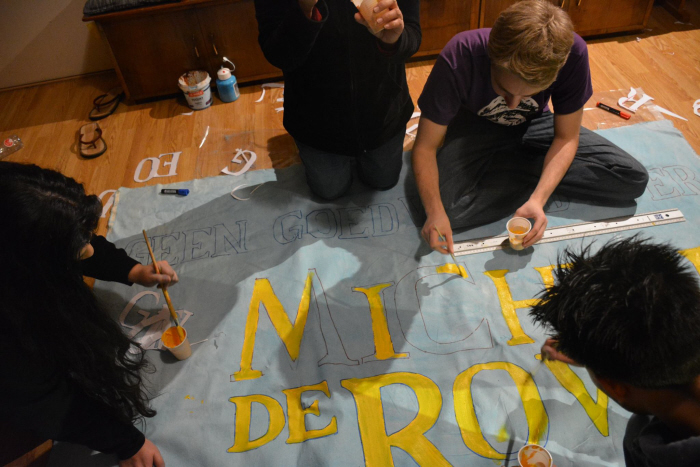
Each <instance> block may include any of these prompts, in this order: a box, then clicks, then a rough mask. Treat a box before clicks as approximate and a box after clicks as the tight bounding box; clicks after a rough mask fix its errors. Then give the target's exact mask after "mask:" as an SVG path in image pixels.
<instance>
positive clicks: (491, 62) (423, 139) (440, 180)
mask: <svg viewBox="0 0 700 467" xmlns="http://www.w3.org/2000/svg"><path fill="white" fill-rule="evenodd" d="M592 94H593V90H592V86H591V77H590V69H589V64H588V50H587V48H586V43H585V42H584V41H583V39H581V37H580V36H578V35H577V34H575V33H574V32H573V26H572V24H571V20H570V18H569V17H568V15H567V14H566V13H565V12H564V11H562V10H561V9H560V8H557V7H556V6H554V5H552V4H550V3H549V2H546V1H538V0H525V1H522V2H518V3H517V4H515V5H513V6H511V7H510V8H508V9H507V10H505V11H504V12H503V13H502V14H501V15H500V16H499V18H498V19H497V20H496V23H495V24H494V27H493V29H477V30H472V31H465V32H462V33H460V34H457V35H456V36H455V37H454V38H452V40H451V41H450V42H449V43H448V44H447V46H445V48H444V49H443V51H442V52H441V54H440V56H439V57H438V59H437V61H436V63H435V66H434V67H433V70H432V72H431V74H430V77H429V78H428V81H427V83H426V85H425V88H424V89H423V93H422V94H421V96H420V98H419V100H418V104H419V106H420V108H421V111H422V115H421V119H420V124H419V127H418V136H417V138H416V143H415V145H414V148H413V156H412V161H413V172H414V175H415V181H416V184H415V187H414V186H413V185H412V184H410V183H409V186H408V197H409V201H410V204H411V211H412V214H413V216H414V221H415V222H416V224H417V225H419V226H420V225H421V224H422V225H423V229H422V232H421V234H422V236H423V238H425V240H426V241H427V242H429V243H430V246H431V247H432V248H433V249H435V250H437V251H439V252H441V253H445V254H446V253H448V252H451V251H452V249H453V245H452V229H454V228H460V229H461V228H468V227H472V226H475V225H479V224H485V223H489V222H493V221H495V220H498V219H501V218H503V217H506V216H509V215H512V214H513V212H515V216H519V217H527V218H531V219H534V225H533V228H532V230H531V232H530V233H529V234H528V236H527V237H526V238H525V241H524V242H523V245H524V246H525V247H528V246H530V245H532V244H534V243H535V242H537V241H538V240H539V239H540V238H541V237H542V235H543V234H544V231H545V229H546V226H547V216H546V215H545V213H544V206H545V204H546V202H547V200H548V199H549V197H550V196H551V195H552V194H553V193H554V192H555V190H556V193H557V194H561V195H565V196H570V197H574V198H578V199H582V200H587V201H595V202H598V203H604V204H619V203H625V202H630V201H632V200H634V199H635V198H637V197H639V196H641V194H642V193H643V192H644V189H645V187H646V184H647V180H648V174H647V171H646V170H645V169H644V167H643V166H642V165H641V164H640V163H639V162H637V161H636V160H635V159H634V158H633V157H632V156H630V155H629V154H627V153H626V152H625V151H623V150H622V149H620V148H618V147H617V146H615V145H614V144H612V143H611V142H609V141H608V140H606V139H605V138H603V137H601V136H599V135H597V134H595V133H593V132H592V131H589V130H587V129H585V128H582V127H581V119H582V116H583V106H584V104H585V103H586V101H587V100H588V99H589V98H590V97H591V95H592ZM550 98H551V100H552V104H553V107H554V112H553V113H552V112H551V111H550V109H549V107H548V102H549V100H550ZM421 206H422V208H421ZM435 227H437V228H438V229H439V230H440V232H442V233H443V234H444V235H445V237H446V240H445V241H440V239H439V236H438V234H437V231H436V229H435Z"/></svg>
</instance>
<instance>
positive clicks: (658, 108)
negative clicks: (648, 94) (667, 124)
mask: <svg viewBox="0 0 700 467" xmlns="http://www.w3.org/2000/svg"><path fill="white" fill-rule="evenodd" d="M654 107H656V110H658V111H659V112H661V113H662V114H666V115H670V116H671V117H676V118H680V119H681V120H685V121H686V122H687V121H688V119H687V118H685V117H681V116H680V115H678V114H674V113H673V112H671V111H670V110H667V109H664V108H663V107H659V106H658V105H655V106H654Z"/></svg>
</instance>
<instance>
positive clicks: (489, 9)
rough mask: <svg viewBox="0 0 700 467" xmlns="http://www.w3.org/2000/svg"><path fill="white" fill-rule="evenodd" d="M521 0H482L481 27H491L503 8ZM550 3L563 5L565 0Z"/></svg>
mask: <svg viewBox="0 0 700 467" xmlns="http://www.w3.org/2000/svg"><path fill="white" fill-rule="evenodd" d="M518 1H520V0H481V13H480V15H479V27H480V28H490V27H492V26H493V23H495V22H496V18H498V15H500V14H501V12H502V11H503V10H505V9H506V8H508V7H509V6H511V5H514V4H516V3H518ZM549 1H550V3H553V4H554V5H557V6H559V7H562V6H563V5H564V1H563V0H559V1H557V0H549Z"/></svg>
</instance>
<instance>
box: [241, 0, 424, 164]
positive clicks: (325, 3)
mask: <svg viewBox="0 0 700 467" xmlns="http://www.w3.org/2000/svg"><path fill="white" fill-rule="evenodd" d="M398 5H399V8H400V9H401V12H402V13H403V18H404V31H403V33H402V34H401V36H400V37H399V40H398V42H397V43H396V44H395V48H393V49H392V50H391V51H386V50H384V48H383V47H382V44H381V43H380V41H379V40H378V39H377V38H376V37H374V36H373V35H372V34H371V33H370V32H369V31H368V30H367V28H365V27H364V26H362V25H360V24H358V23H357V22H356V21H355V19H354V17H353V15H354V14H355V13H357V8H355V5H353V3H352V2H351V1H350V0H319V2H318V3H317V5H316V6H317V8H318V10H319V12H320V13H321V16H322V18H323V19H322V20H321V21H312V20H310V19H308V18H307V17H306V16H305V15H304V14H303V13H302V11H301V9H300V8H299V2H298V0H255V13H256V17H257V20H258V31H259V36H258V42H259V43H260V47H261V48H262V51H263V53H264V54H265V57H266V58H267V60H268V61H269V62H270V63H271V64H272V65H274V66H276V67H278V68H280V69H282V72H283V73H284V80H285V89H284V127H285V128H286V129H287V131H288V132H289V134H291V135H292V136H293V137H294V138H295V139H297V140H299V141H301V142H302V143H304V144H307V145H309V146H311V147H313V148H316V149H320V150H324V151H329V152H332V153H335V154H344V155H353V156H354V155H357V154H359V153H361V152H362V151H364V150H370V149H375V148H377V147H379V146H381V145H382V144H384V143H386V142H387V141H388V140H389V139H391V138H392V137H393V136H395V135H396V134H397V133H399V132H402V131H405V128H406V122H408V120H409V119H410V117H411V113H412V112H413V102H412V101H411V96H410V95H409V93H408V85H407V83H406V68H405V61H406V60H407V59H408V58H409V57H410V56H411V55H413V54H414V53H416V51H417V50H418V47H419V46H420V42H421V30H420V22H419V0H398Z"/></svg>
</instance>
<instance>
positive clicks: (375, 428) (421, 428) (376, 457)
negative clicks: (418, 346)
mask: <svg viewBox="0 0 700 467" xmlns="http://www.w3.org/2000/svg"><path fill="white" fill-rule="evenodd" d="M340 384H341V385H342V386H343V387H344V388H346V389H347V390H348V391H350V392H351V393H352V395H353V397H354V398H355V405H356V406H357V423H358V425H359V427H360V436H361V438H362V447H363V449H364V453H365V464H366V465H368V466H386V465H394V459H393V458H392V456H391V446H396V447H398V448H399V449H402V450H403V451H405V452H406V453H408V454H409V455H410V456H411V457H413V460H414V461H416V463H418V465H425V466H431V467H432V466H443V465H444V466H448V465H450V464H449V462H447V460H446V459H445V458H444V457H443V455H442V454H441V453H440V451H438V449H437V448H436V447H435V445H434V444H433V443H431V442H430V441H429V440H428V438H426V437H425V436H423V435H424V434H425V433H426V432H427V431H428V430H430V428H431V427H432V426H433V425H434V424H435V422H436V421H437V419H438V416H439V415H440V409H442V395H441V394H440V388H438V387H437V385H436V384H435V383H434V382H433V381H431V380H430V379H429V378H427V377H425V376H423V375H419V374H415V373H403V372H400V373H389V374H384V375H378V376H372V377H370V378H362V379H359V378H353V379H346V380H343V381H341V383H340ZM391 384H403V385H406V386H408V387H409V388H411V389H412V390H413V391H414V392H415V393H416V398H417V399H418V414H417V415H416V418H414V419H413V420H412V421H411V423H409V424H408V425H407V426H406V427H404V428H402V429H401V430H399V431H397V432H396V433H394V434H391V435H387V433H386V427H385V424H384V409H383V407H382V396H381V392H380V391H381V388H383V387H385V386H389V385H391Z"/></svg>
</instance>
